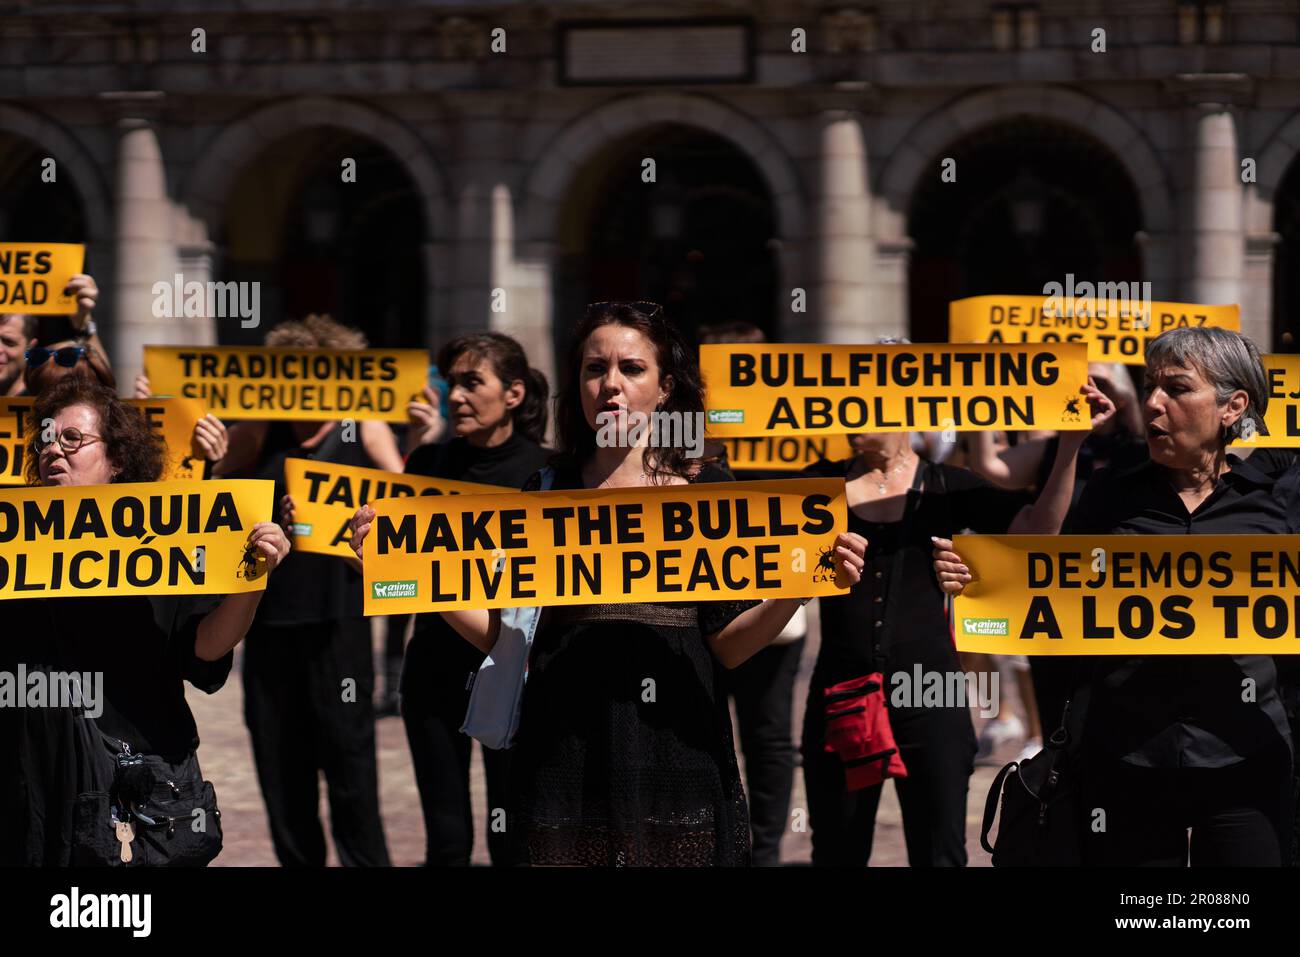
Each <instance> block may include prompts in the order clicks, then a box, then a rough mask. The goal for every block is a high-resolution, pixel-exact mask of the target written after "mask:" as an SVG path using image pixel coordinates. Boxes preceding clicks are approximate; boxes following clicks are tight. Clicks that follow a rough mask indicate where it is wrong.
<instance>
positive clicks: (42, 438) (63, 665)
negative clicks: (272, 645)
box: [0, 376, 289, 865]
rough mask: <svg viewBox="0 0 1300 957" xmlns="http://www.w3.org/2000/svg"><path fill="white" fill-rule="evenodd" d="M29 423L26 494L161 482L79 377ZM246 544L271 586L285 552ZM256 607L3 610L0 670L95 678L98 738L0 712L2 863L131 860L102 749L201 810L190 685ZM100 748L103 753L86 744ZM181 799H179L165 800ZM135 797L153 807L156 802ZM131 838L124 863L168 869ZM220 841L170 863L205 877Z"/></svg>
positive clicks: (154, 447) (139, 419)
mask: <svg viewBox="0 0 1300 957" xmlns="http://www.w3.org/2000/svg"><path fill="white" fill-rule="evenodd" d="M32 421H33V428H32V430H31V432H30V434H29V436H28V438H27V448H26V456H27V457H26V469H27V478H28V481H29V482H30V483H31V484H40V485H46V486H64V487H67V486H84V485H107V484H116V483H127V482H155V481H157V480H158V478H159V476H160V475H161V474H162V470H163V463H164V461H165V449H164V446H163V441H162V438H161V437H160V436H159V435H158V434H157V433H156V432H155V431H154V430H153V428H151V427H150V425H149V423H148V421H147V420H146V419H145V417H144V416H143V415H142V414H141V413H140V412H139V411H137V410H136V409H133V408H131V407H130V406H127V405H125V404H123V403H122V402H121V401H120V400H119V399H118V398H117V396H116V395H115V394H114V393H113V392H112V390H110V389H108V388H106V387H104V386H102V385H100V384H99V383H97V382H93V381H91V380H90V379H89V378H87V377H84V376H69V377H67V378H64V379H63V380H62V381H60V382H57V383H55V384H54V385H52V386H51V387H50V388H49V389H48V390H46V391H45V392H43V393H42V394H41V395H40V396H39V397H38V398H37V400H36V404H35V406H34V408H33V415H32ZM249 541H250V543H252V544H253V545H254V546H256V548H257V551H258V554H259V558H260V559H261V560H263V561H264V562H265V565H266V570H267V571H268V572H269V571H271V570H273V569H275V568H276V567H277V566H278V565H279V564H280V562H281V561H282V560H283V559H284V557H285V555H287V554H288V552H289V541H288V539H287V538H286V537H285V535H284V531H283V530H282V529H281V528H280V526H279V525H277V524H276V523H274V522H259V523H258V524H257V525H255V526H254V527H253V530H252V532H251V533H250V535H249ZM261 599H262V592H250V593H246V594H238V595H228V596H226V597H225V598H222V599H220V601H219V603H217V604H215V606H214V605H213V603H212V601H211V600H210V599H191V598H176V597H155V596H143V595H132V596H108V597H94V596H91V597H76V598H50V599H44V600H42V599H23V600H15V601H9V602H6V603H5V607H6V611H5V614H6V618H7V621H6V635H5V641H4V642H3V643H2V644H3V649H2V650H0V655H2V656H3V658H4V660H6V662H14V663H15V664H16V663H17V662H22V663H23V664H24V665H25V666H29V670H32V671H34V670H49V669H57V670H59V671H62V672H75V673H78V674H86V673H96V672H98V673H101V674H102V675H103V686H102V701H100V702H99V703H98V707H100V708H102V713H101V714H99V716H98V717H97V718H96V719H95V722H94V724H95V725H97V730H94V731H91V730H90V728H91V727H92V726H91V724H90V722H84V723H82V722H81V721H80V718H79V716H74V713H73V712H72V711H71V710H70V709H57V710H56V709H49V708H38V709H26V708H23V709H7V708H6V709H2V710H3V711H4V712H6V713H7V714H6V715H5V717H6V724H13V725H16V727H12V728H8V727H7V728H6V729H5V733H4V734H0V742H2V743H3V747H4V750H5V753H4V754H0V762H2V763H3V765H4V766H5V767H6V768H11V769H15V770H16V777H15V778H14V779H13V780H14V781H15V782H16V784H17V789H16V790H11V789H10V788H9V787H8V786H6V788H5V789H4V794H3V795H2V796H0V797H2V800H3V803H2V804H0V813H3V814H4V819H5V820H6V821H7V822H8V826H7V827H5V828H4V829H3V834H4V836H3V837H0V844H2V845H3V846H2V847H0V862H3V863H12V864H19V863H21V864H30V865H41V864H43V865H68V864H74V865H75V864H81V863H100V864H102V863H108V862H109V861H108V860H105V859H104V852H105V842H107V845H108V850H109V851H118V852H120V853H121V855H122V859H125V858H126V855H127V853H128V852H127V851H125V850H120V849H119V848H118V844H117V840H116V839H115V838H114V831H113V825H112V821H111V820H110V814H112V813H115V814H117V815H118V819H119V820H120V821H122V822H123V823H124V824H126V823H130V822H132V821H133V820H134V819H133V818H132V817H131V813H130V811H129V809H128V808H129V802H128V800H127V798H126V794H125V791H126V790H127V789H126V786H125V782H124V779H120V778H116V777H114V767H115V765H114V762H113V761H112V754H111V753H110V752H109V751H108V750H107V748H106V747H105V745H106V744H111V745H112V746H113V747H114V748H115V749H117V750H118V751H125V752H126V753H127V754H135V755H145V756H148V757H147V759H146V760H147V762H148V767H149V769H150V771H151V772H152V773H153V775H154V777H155V779H156V782H157V785H158V786H159V787H160V788H163V789H164V790H165V788H164V782H179V787H180V788H181V789H183V790H184V792H185V794H186V795H187V797H189V798H194V797H196V796H197V792H196V790H193V789H199V788H201V787H202V776H201V773H200V771H199V767H198V758H197V755H196V749H197V747H198V743H199V738H198V731H197V729H196V727H195V724H194V716H193V714H192V713H191V712H190V709H189V706H188V705H187V704H186V703H185V690H184V682H185V681H189V682H190V683H191V684H192V685H194V686H195V687H196V688H199V689H201V690H203V691H205V692H207V693H208V694H212V693H214V692H216V691H217V690H218V689H219V688H221V686H222V685H223V684H224V683H225V681H226V676H227V675H228V674H229V673H230V666H231V661H232V658H233V649H234V647H235V646H236V645H237V644H239V642H240V641H241V640H242V639H243V637H244V635H245V633H246V632H247V631H248V628H249V625H250V624H251V623H252V621H253V615H254V613H255V612H256V610H257V606H258V604H259V602H260V601H261ZM78 715H79V712H78ZM97 734H98V735H102V736H103V738H105V739H107V740H106V741H97V740H94V738H95V736H96V735H97ZM179 793H180V792H179V791H177V790H176V789H173V795H172V796H175V795H176V794H179ZM105 795H107V797H105ZM143 797H145V799H146V801H148V800H152V799H153V798H154V797H155V795H154V794H145V795H143ZM168 799H170V797H169V798H168ZM109 801H112V802H114V803H113V805H112V808H113V809H112V810H110V805H109V803H107V802H109ZM214 806H215V805H214ZM206 810H208V811H209V812H210V811H211V809H210V808H209V809H206ZM101 814H102V816H101ZM190 824H191V822H190V821H189V820H186V821H184V822H183V823H182V824H181V825H180V827H181V828H182V829H183V830H184V831H185V832H189V831H190ZM213 825H214V827H215V822H213ZM134 826H135V827H136V829H137V830H136V832H135V834H136V836H135V837H134V838H133V839H132V840H131V841H129V842H128V843H129V846H130V848H131V853H133V854H135V855H138V856H139V861H142V862H145V863H165V862H167V861H159V860H157V858H156V854H157V853H159V850H158V849H159V848H160V847H163V846H168V845H165V844H163V842H161V841H159V840H158V839H156V838H155V837H153V836H151V837H149V838H148V839H146V828H145V825H144V824H143V823H141V822H139V821H135V825H134ZM219 834H220V831H219V829H216V831H215V834H214V835H213V836H212V839H210V840H204V839H201V838H193V839H191V838H190V837H189V836H188V833H187V834H186V835H184V839H183V840H181V841H178V842H176V843H175V844H174V845H170V846H169V849H170V851H172V852H175V851H176V850H177V848H180V847H182V846H183V847H184V848H185V852H186V854H187V855H188V856H187V858H186V862H187V863H206V862H207V860H210V859H211V857H212V856H215V854H216V852H217V851H218V850H220V838H219ZM169 836H173V835H169ZM164 856H165V855H164ZM178 862H179V861H178V860H177V859H176V858H175V857H172V859H171V860H170V863H178Z"/></svg>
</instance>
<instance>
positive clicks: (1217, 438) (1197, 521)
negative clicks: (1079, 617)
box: [934, 327, 1300, 867]
mask: <svg viewBox="0 0 1300 957" xmlns="http://www.w3.org/2000/svg"><path fill="white" fill-rule="evenodd" d="M1146 360H1147V368H1146V393H1147V396H1146V402H1145V404H1144V405H1143V413H1144V417H1145V422H1146V441H1147V448H1148V449H1149V451H1150V453H1151V454H1150V458H1149V459H1148V460H1147V461H1145V462H1142V463H1140V464H1137V465H1130V466H1128V467H1119V466H1112V467H1110V468H1106V469H1103V470H1101V471H1100V472H1098V473H1096V474H1095V475H1094V476H1093V477H1092V478H1091V479H1090V480H1089V482H1088V485H1087V487H1086V488H1085V489H1084V492H1083V495H1082V497H1081V498H1080V499H1079V502H1078V504H1077V505H1076V506H1075V508H1074V510H1073V511H1072V512H1071V513H1070V517H1069V519H1068V521H1067V522H1066V524H1065V528H1064V533H1065V534H1070V535H1202V536H1214V537H1215V538H1216V539H1217V538H1219V537H1220V536H1224V535H1268V534H1273V535H1286V534H1296V533H1297V532H1300V464H1297V463H1296V461H1295V460H1294V459H1293V460H1291V462H1290V467H1289V468H1281V467H1279V468H1278V469H1277V471H1275V472H1265V471H1261V470H1260V469H1259V468H1257V467H1256V466H1255V465H1254V464H1253V463H1252V461H1251V460H1243V459H1240V458H1238V457H1237V456H1236V455H1234V454H1232V453H1230V452H1229V451H1228V446H1229V445H1230V444H1231V443H1232V442H1233V441H1234V440H1235V439H1237V438H1239V437H1241V436H1242V434H1243V433H1244V432H1245V430H1246V429H1247V428H1248V426H1247V423H1248V422H1251V421H1252V420H1253V423H1254V427H1255V430H1256V431H1261V428H1260V427H1261V426H1262V424H1263V422H1264V412H1265V411H1266V409H1267V406H1268V398H1269V389H1268V380H1267V377H1266V376H1265V373H1264V367H1263V364H1262V362H1261V361H1260V356H1259V350H1258V349H1257V348H1256V347H1255V344H1254V343H1252V342H1251V341H1250V340H1249V339H1247V338H1245V337H1244V336H1241V335H1239V334H1238V333H1235V332H1231V331H1229V330H1226V329H1215V328H1203V327H1191V328H1181V329H1173V330H1170V331H1169V332H1166V333H1164V334H1163V335H1161V336H1159V337H1158V338H1156V339H1154V340H1153V341H1152V342H1151V343H1150V344H1149V345H1148V346H1147V353H1146ZM1273 464H1276V465H1278V466H1280V465H1281V462H1280V461H1279V462H1277V463H1273ZM934 567H935V571H936V572H937V574H938V577H939V581H940V583H941V585H942V587H943V589H944V590H945V591H946V592H948V593H949V594H959V593H960V592H961V591H962V590H963V589H964V588H965V587H966V585H967V584H968V583H969V582H970V581H971V580H972V577H973V575H974V573H975V571H977V570H972V569H971V568H970V567H969V566H968V565H966V563H965V562H964V561H963V560H962V559H961V556H960V555H958V554H957V553H956V552H954V551H953V547H952V542H951V541H949V540H946V539H944V540H940V541H938V542H936V549H935V553H934ZM1216 627H1217V628H1219V629H1220V631H1221V630H1222V623H1219V624H1218V625H1216V623H1215V622H1214V621H1199V622H1197V628H1198V629H1199V632H1205V631H1207V630H1208V631H1210V632H1213V631H1214V629H1215V628H1216ZM1224 647H1229V645H1228V644H1225V645H1224ZM1076 660H1077V661H1078V663H1079V665H1080V666H1081V667H1080V673H1079V675H1078V676H1077V684H1078V685H1080V686H1086V687H1087V688H1088V689H1089V691H1090V695H1089V700H1088V702H1087V705H1086V713H1085V717H1084V726H1083V740H1082V751H1083V755H1084V768H1085V780H1084V782H1083V784H1084V794H1083V799H1082V802H1081V805H1080V806H1081V807H1084V808H1089V809H1090V808H1104V809H1105V811H1106V827H1105V828H1104V829H1103V830H1100V831H1098V830H1095V829H1093V828H1091V827H1088V826H1087V825H1088V822H1087V821H1079V822H1078V826H1079V829H1080V833H1082V834H1083V835H1084V854H1085V860H1086V861H1087V862H1088V863H1091V864H1097V865H1106V866H1117V865H1119V866H1124V865H1129V866H1132V865H1151V866H1165V867H1182V866H1185V865H1186V864H1187V863H1188V861H1189V856H1190V862H1191V865H1192V866H1193V867H1199V866H1268V865H1271V866H1276V865H1278V864H1279V863H1281V862H1282V860H1283V856H1284V854H1289V850H1290V828H1291V817H1292V807H1293V803H1294V798H1293V796H1292V795H1291V793H1290V784H1291V762H1292V750H1291V731H1290V728H1289V726H1288V722H1287V716H1286V712H1285V709H1284V706H1283V702H1282V700H1281V697H1280V695H1279V693H1278V674H1277V664H1276V663H1275V662H1274V659H1273V657H1272V656H1271V655H1228V654H1221V655H1148V656H1138V657H1123V656H1119V655H1114V656H1111V655H1106V656H1090V657H1084V656H1079V657H1078V658H1077V659H1076ZM1243 689H1250V691H1251V693H1250V694H1246V693H1244V691H1243ZM1189 830H1190V832H1191V840H1190V845H1189V841H1188V831H1189Z"/></svg>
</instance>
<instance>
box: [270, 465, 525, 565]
mask: <svg viewBox="0 0 1300 957" xmlns="http://www.w3.org/2000/svg"><path fill="white" fill-rule="evenodd" d="M284 481H285V486H286V488H287V490H288V492H289V495H290V497H291V498H292V499H293V506H294V514H293V547H294V548H296V549H297V550H298V551H300V552H317V553H319V554H322V555H339V556H342V557H344V558H347V557H349V556H351V555H352V554H353V552H352V546H351V545H349V544H348V543H349V542H350V541H351V540H352V534H351V532H349V531H348V522H349V521H350V520H351V518H352V516H353V514H354V513H355V512H356V510H357V509H358V508H360V507H361V506H362V505H365V504H366V503H367V502H374V501H376V500H378V499H381V498H401V497H402V496H409V495H491V494H494V493H496V494H499V493H502V492H514V491H517V489H512V488H504V487H502V486H499V485H483V484H480V483H478V482H455V481H452V480H451V479H439V478H429V477H428V476H425V475H407V474H405V473H403V472H386V471H384V470H383V469H366V468H358V467H357V466H355V465H335V464H334V463H333V462H316V461H313V460H312V459H285V460H284Z"/></svg>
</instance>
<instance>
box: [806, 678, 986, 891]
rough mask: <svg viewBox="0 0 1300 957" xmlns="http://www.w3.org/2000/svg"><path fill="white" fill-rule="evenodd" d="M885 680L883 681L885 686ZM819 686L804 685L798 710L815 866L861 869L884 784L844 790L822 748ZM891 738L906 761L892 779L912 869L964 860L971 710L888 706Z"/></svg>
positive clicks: (839, 770) (839, 772)
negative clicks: (804, 701)
mask: <svg viewBox="0 0 1300 957" xmlns="http://www.w3.org/2000/svg"><path fill="white" fill-rule="evenodd" d="M889 687H890V686H889V685H888V684H887V685H886V690H887V691H888V689H889ZM823 707H824V706H823V704H822V689H821V688H820V687H819V686H818V685H817V684H816V683H814V684H813V686H812V687H811V688H809V694H808V710H807V712H806V713H805V715H804V734H803V774H804V785H805V787H806V788H807V791H808V815H809V818H810V823H811V824H812V861H813V865H814V866H817V867H866V865H867V862H868V861H869V860H870V859H871V845H872V839H873V837H874V834H875V829H876V810H877V808H878V807H879V805H880V793H881V791H882V790H883V789H884V785H883V784H881V785H877V786H876V787H870V788H863V789H861V790H858V791H847V790H845V782H844V768H843V766H842V765H841V763H840V758H839V756H838V755H837V754H835V753H833V752H827V751H825V750H824V749H823V746H824V743H825V723H824V720H823V713H822V708H823ZM889 715H890V726H891V727H892V729H893V732H894V741H895V743H896V744H897V745H898V750H899V752H900V753H901V755H902V758H903V763H904V764H905V765H906V766H907V777H906V778H893V779H892V780H893V782H894V785H895V787H896V788H897V789H898V802H899V804H900V805H901V807H902V811H903V837H904V840H905V841H906V843H907V862H908V863H909V864H910V865H911V866H912V867H965V866H966V795H967V791H968V790H969V787H970V776H971V772H972V771H973V770H974V769H975V749H976V743H975V728H974V725H972V723H971V718H970V711H969V710H968V709H967V708H965V707H957V708H909V709H892V708H891V709H890V711H889Z"/></svg>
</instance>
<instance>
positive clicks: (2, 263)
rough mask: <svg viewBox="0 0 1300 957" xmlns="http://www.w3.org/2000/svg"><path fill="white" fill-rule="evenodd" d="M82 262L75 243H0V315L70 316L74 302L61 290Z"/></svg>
mask: <svg viewBox="0 0 1300 957" xmlns="http://www.w3.org/2000/svg"><path fill="white" fill-rule="evenodd" d="M85 260H86V247H85V246H81V245H78V244H76V243H0V314H2V313H7V312H17V313H26V314H27V315H29V316H70V315H72V314H73V313H75V312H76V311H77V302H76V300H75V299H73V298H72V297H71V296H65V295H64V294H63V290H64V289H65V288H66V287H67V285H68V280H70V279H71V278H72V277H73V276H75V275H77V273H79V272H81V270H82V266H83V265H84V263H85Z"/></svg>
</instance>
